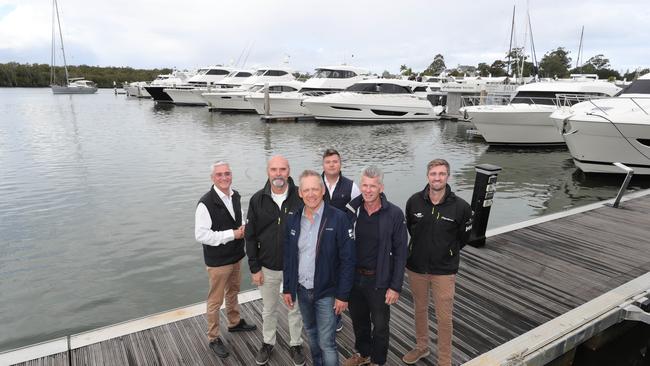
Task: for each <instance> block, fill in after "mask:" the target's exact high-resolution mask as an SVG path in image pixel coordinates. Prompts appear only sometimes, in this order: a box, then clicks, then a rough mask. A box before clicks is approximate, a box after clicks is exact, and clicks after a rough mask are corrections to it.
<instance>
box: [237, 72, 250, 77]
mask: <svg viewBox="0 0 650 366" xmlns="http://www.w3.org/2000/svg"><path fill="white" fill-rule="evenodd" d="M249 76H251V73H250V72H246V71H240V72H238V73H237V75H235V77H237V78H247V77H249Z"/></svg>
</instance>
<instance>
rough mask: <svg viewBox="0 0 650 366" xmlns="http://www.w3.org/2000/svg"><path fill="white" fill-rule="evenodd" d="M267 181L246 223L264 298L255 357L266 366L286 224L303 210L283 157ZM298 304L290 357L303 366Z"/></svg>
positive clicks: (292, 317)
mask: <svg viewBox="0 0 650 366" xmlns="http://www.w3.org/2000/svg"><path fill="white" fill-rule="evenodd" d="M266 170H267V174H268V177H269V179H268V181H267V182H266V185H265V186H264V188H262V189H261V190H259V191H257V193H255V194H254V195H253V197H251V200H250V203H249V206H248V216H247V220H246V234H245V235H246V254H247V255H248V266H249V268H250V270H251V273H252V279H253V284H254V285H256V286H258V287H259V290H260V294H261V295H262V304H263V309H262V334H263V338H264V341H263V343H262V347H261V348H260V350H259V351H258V353H257V356H256V357H255V362H256V363H257V364H258V365H265V364H266V363H267V362H268V360H269V358H270V357H271V351H272V350H273V346H274V345H275V338H276V337H275V334H276V328H277V322H278V316H279V312H278V303H280V287H281V285H282V269H283V245H284V236H285V234H286V233H285V221H286V220H287V219H288V218H289V217H292V216H293V215H296V214H297V213H298V212H299V211H300V209H301V208H302V206H303V203H302V200H301V199H300V197H299V196H298V187H296V185H295V184H294V183H293V180H292V179H291V177H290V176H289V174H290V169H289V162H288V161H287V159H285V158H284V157H282V156H274V157H272V158H271V159H270V160H269V161H268V164H267V169H266ZM298 306H299V304H297V303H296V306H294V307H293V308H292V309H289V313H288V317H289V335H290V338H291V339H290V342H289V346H290V353H291V357H292V359H293V362H294V364H295V365H298V366H299V365H304V363H305V356H304V355H303V353H302V317H301V316H300V309H299V307H298Z"/></svg>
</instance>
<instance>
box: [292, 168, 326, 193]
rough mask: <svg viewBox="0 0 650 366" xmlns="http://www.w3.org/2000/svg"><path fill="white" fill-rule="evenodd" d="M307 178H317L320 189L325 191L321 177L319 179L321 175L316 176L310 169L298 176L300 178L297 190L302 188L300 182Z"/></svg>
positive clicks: (316, 173) (315, 172)
mask: <svg viewBox="0 0 650 366" xmlns="http://www.w3.org/2000/svg"><path fill="white" fill-rule="evenodd" d="M307 177H318V181H319V182H320V186H321V188H323V189H325V183H324V182H323V177H321V175H320V174H318V172H317V171H315V170H310V169H306V170H304V171H303V172H302V173H301V174H300V177H299V178H298V188H302V180H303V178H307Z"/></svg>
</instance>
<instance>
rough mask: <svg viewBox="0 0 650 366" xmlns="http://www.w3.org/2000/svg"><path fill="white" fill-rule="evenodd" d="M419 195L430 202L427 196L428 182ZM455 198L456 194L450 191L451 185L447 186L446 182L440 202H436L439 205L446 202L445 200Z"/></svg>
mask: <svg viewBox="0 0 650 366" xmlns="http://www.w3.org/2000/svg"><path fill="white" fill-rule="evenodd" d="M421 195H422V199H424V200H425V201H427V202H429V203H431V199H430V198H429V184H427V185H426V186H424V189H423V190H422V192H421ZM455 199H456V194H455V193H454V192H452V191H451V187H450V186H449V184H447V186H446V187H445V195H444V196H443V197H442V201H440V203H438V204H439V205H441V204H443V203H446V202H447V201H452V200H455Z"/></svg>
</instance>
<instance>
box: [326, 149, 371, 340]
mask: <svg viewBox="0 0 650 366" xmlns="http://www.w3.org/2000/svg"><path fill="white" fill-rule="evenodd" d="M322 177H323V183H325V194H324V195H323V198H324V199H325V202H326V203H328V204H330V205H332V206H334V207H336V208H338V209H339V210H341V211H343V212H346V211H347V208H345V206H347V204H348V203H350V201H352V200H353V199H355V198H357V197H358V196H359V195H360V194H361V191H360V190H359V187H357V184H356V183H354V181H353V180H352V179H349V178H346V177H344V176H343V174H342V173H341V155H340V154H339V152H338V151H336V150H334V149H327V150H325V152H324V153H323V174H322ZM341 330H343V319H342V318H341V314H339V315H337V316H336V331H337V332H340V331H341Z"/></svg>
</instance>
